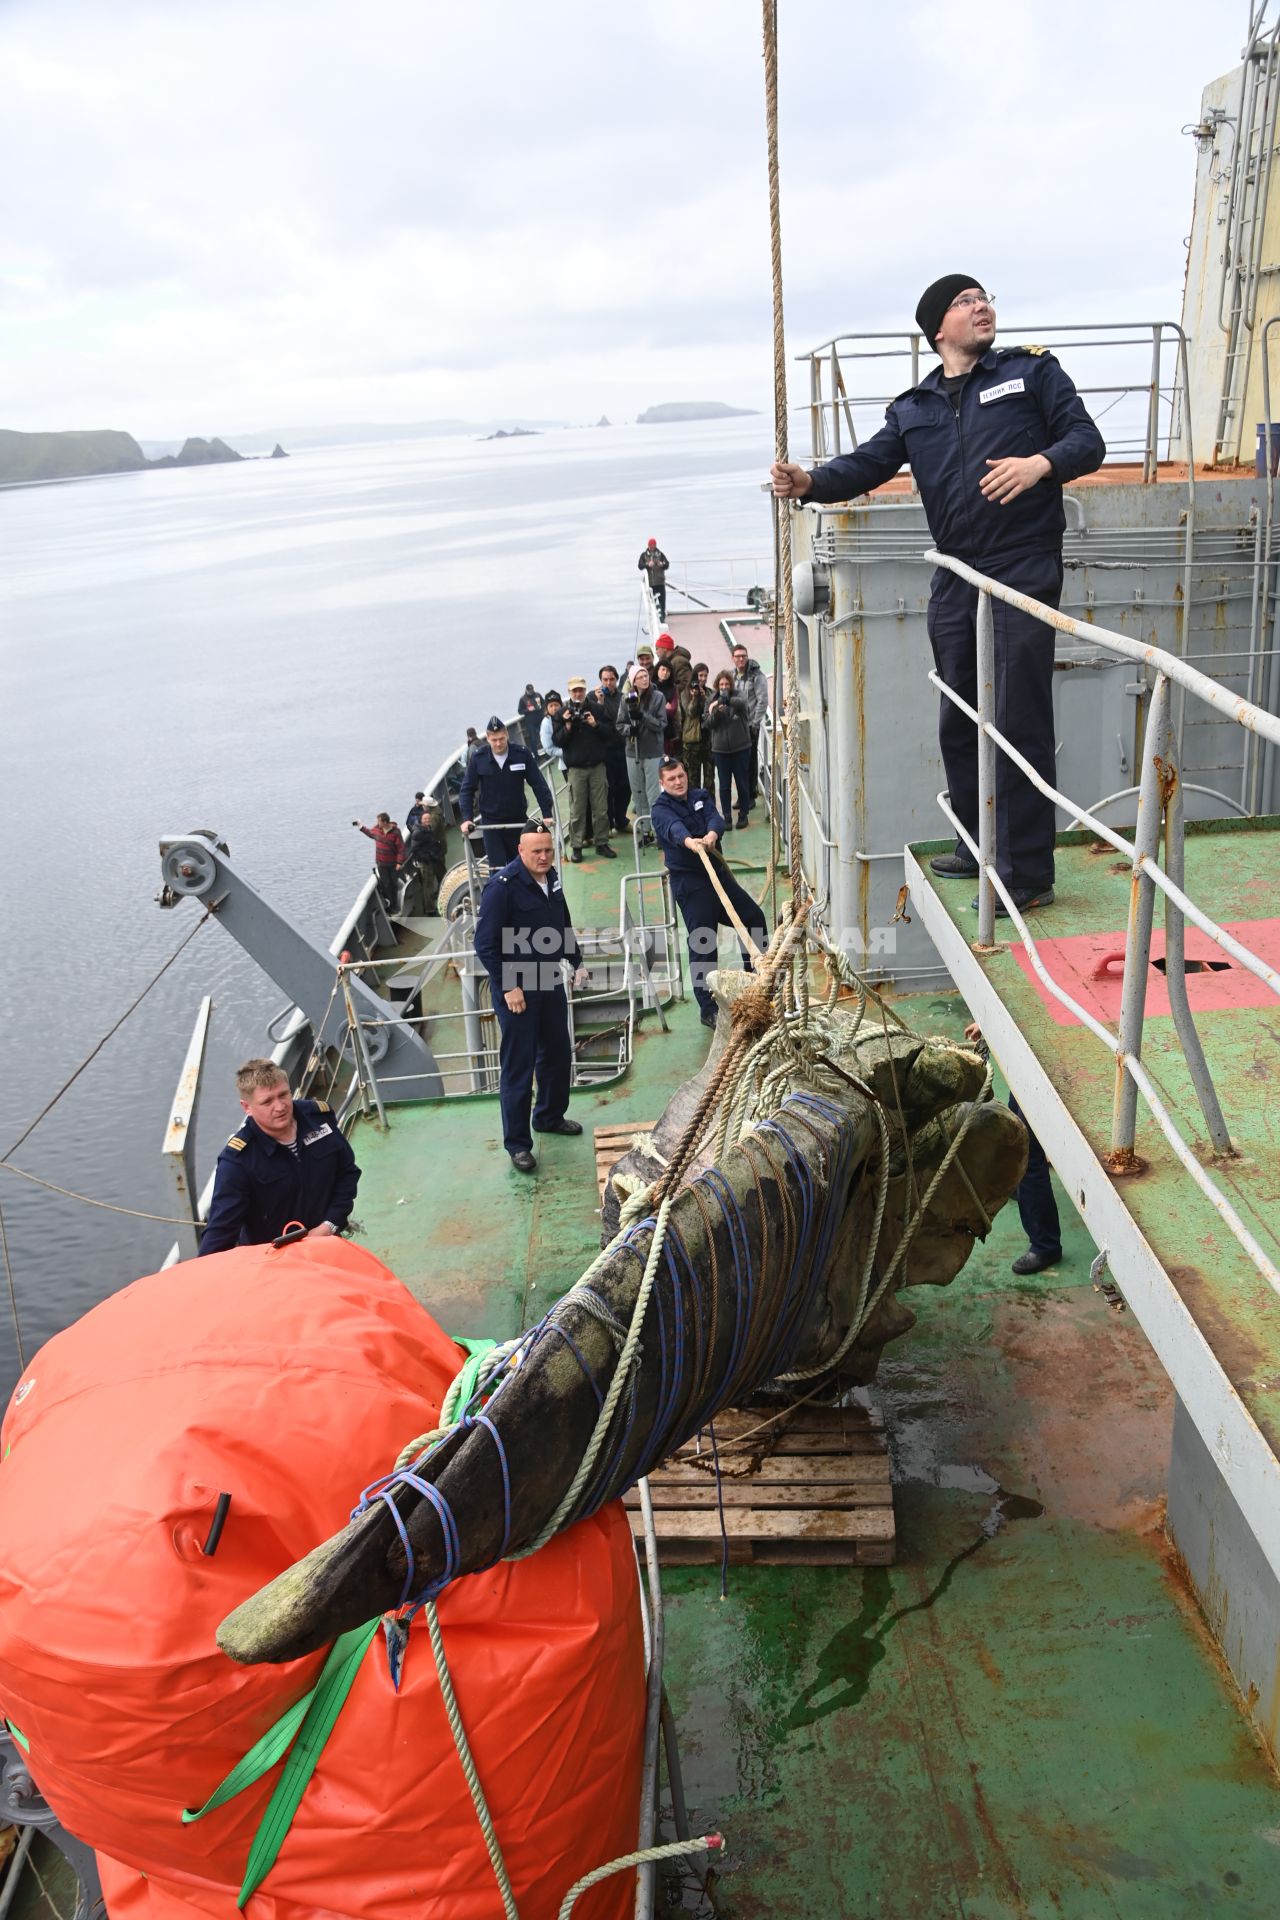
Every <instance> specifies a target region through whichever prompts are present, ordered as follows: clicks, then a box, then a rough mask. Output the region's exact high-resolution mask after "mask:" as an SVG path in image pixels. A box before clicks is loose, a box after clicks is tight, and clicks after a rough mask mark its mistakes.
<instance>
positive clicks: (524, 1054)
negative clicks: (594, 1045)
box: [476, 859, 582, 1153]
mask: <svg viewBox="0 0 1280 1920" xmlns="http://www.w3.org/2000/svg"><path fill="white" fill-rule="evenodd" d="M546 877H547V891H546V892H545V893H544V892H543V891H542V887H541V886H540V885H539V883H538V881H537V880H535V879H534V877H533V875H532V874H531V873H530V872H529V870H528V868H527V867H526V866H525V865H524V862H523V861H522V860H519V859H515V860H512V861H510V862H509V863H508V865H506V866H505V867H503V868H502V870H501V872H500V873H495V874H493V875H492V876H491V877H490V879H489V880H487V881H486V882H485V889H484V892H483V894H482V895H481V897H480V912H479V915H478V917H477V919H476V952H477V954H478V955H479V956H480V962H481V965H482V966H483V967H484V970H485V972H486V973H487V974H488V976H489V991H490V995H491V998H492V1000H493V1010H494V1012H495V1013H496V1014H497V1016H498V1026H499V1029H500V1030H501V1033H502V1045H501V1048H500V1052H499V1061H500V1076H499V1082H498V1085H499V1093H500V1097H501V1101H502V1144H503V1146H504V1147H505V1148H506V1150H507V1152H508V1153H521V1152H524V1153H529V1152H531V1151H532V1148H533V1137H532V1135H531V1133H530V1131H529V1117H530V1115H529V1109H530V1104H531V1101H532V1096H533V1082H534V1077H535V1075H536V1077H537V1082H538V1104H537V1106H536V1107H534V1108H533V1125H534V1127H535V1128H537V1129H538V1131H539V1132H542V1131H545V1130H546V1129H547V1128H549V1127H554V1126H555V1124H556V1122H557V1121H560V1120H563V1119H564V1117H565V1112H566V1110H567V1108H568V1105H569V1082H570V1079H571V1076H572V1072H573V1049H572V1044H571V1042H570V1039H569V1008H568V1003H567V1001H566V999H565V991H564V981H563V970H562V967H561V964H560V963H561V961H562V960H568V961H570V962H571V964H572V965H573V966H574V968H575V969H576V968H578V967H580V966H581V965H582V952H581V949H580V948H579V946H578V940H577V936H576V934H575V933H574V931H573V923H572V922H571V920H570V919H569V907H568V903H567V902H566V900H565V897H564V893H563V891H562V889H561V886H560V876H559V875H558V874H557V872H556V870H555V868H554V867H549V868H548V869H547V876H546ZM515 987H519V988H520V989H521V990H522V992H523V993H524V1002H525V1010H524V1012H523V1013H512V1012H511V1010H510V1008H509V1007H508V1006H507V1002H506V999H505V995H506V994H508V993H510V992H511V991H512V989H513V988H515Z"/></svg>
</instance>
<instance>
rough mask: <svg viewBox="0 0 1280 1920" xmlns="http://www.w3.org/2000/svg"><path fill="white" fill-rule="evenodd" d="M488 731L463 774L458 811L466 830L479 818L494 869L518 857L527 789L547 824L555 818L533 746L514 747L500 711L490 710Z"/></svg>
mask: <svg viewBox="0 0 1280 1920" xmlns="http://www.w3.org/2000/svg"><path fill="white" fill-rule="evenodd" d="M484 733H485V737H484V740H483V741H482V743H481V744H480V745H479V746H478V747H477V748H476V750H475V752H474V753H473V754H472V755H471V757H470V759H469V760H468V761H467V770H466V772H465V773H464V774H463V776H462V791H461V793H460V794H459V795H458V812H459V813H460V814H461V816H462V831H463V832H464V833H466V834H469V833H470V832H471V830H472V828H473V827H474V826H475V825H476V824H477V822H478V823H479V825H480V828H481V830H482V832H483V834H484V851H485V858H486V859H487V860H488V862H489V871H490V873H496V872H497V871H498V869H499V867H505V866H506V864H507V862H508V861H509V860H514V859H515V857H516V853H517V851H518V849H519V846H520V822H521V821H522V820H523V819H524V818H525V817H526V815H527V814H528V812H529V801H528V799H527V797H526V795H525V788H526V787H528V788H529V789H530V791H531V792H532V794H533V798H534V801H535V803H536V805H537V808H538V811H539V813H540V814H541V815H542V817H543V819H544V820H545V821H546V823H547V825H548V826H550V825H551V819H552V806H551V789H550V787H549V786H548V785H547V783H546V781H545V780H544V779H543V777H542V775H541V773H540V772H539V771H538V763H537V760H536V759H535V758H534V756H533V754H531V753H530V752H529V749H528V748H527V747H513V746H512V744H511V741H510V739H509V737H508V735H507V727H506V722H505V721H504V720H501V719H499V717H498V715H497V714H496V713H491V714H490V715H489V724H488V726H487V727H486V728H485V730H484Z"/></svg>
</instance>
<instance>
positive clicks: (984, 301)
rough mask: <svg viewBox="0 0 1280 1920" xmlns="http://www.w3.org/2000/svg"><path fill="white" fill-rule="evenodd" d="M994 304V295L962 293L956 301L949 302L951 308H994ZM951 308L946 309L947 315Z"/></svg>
mask: <svg viewBox="0 0 1280 1920" xmlns="http://www.w3.org/2000/svg"><path fill="white" fill-rule="evenodd" d="M995 303H996V297H995V295H994V293H962V294H961V295H960V296H959V298H958V299H956V300H953V301H952V302H951V307H994V305H995ZM951 307H948V308H947V312H948V313H950V312H951Z"/></svg>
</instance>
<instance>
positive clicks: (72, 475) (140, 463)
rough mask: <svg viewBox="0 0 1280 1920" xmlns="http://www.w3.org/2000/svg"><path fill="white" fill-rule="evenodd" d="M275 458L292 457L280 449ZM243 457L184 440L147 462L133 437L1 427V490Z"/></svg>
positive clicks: (220, 445)
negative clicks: (19, 429)
mask: <svg viewBox="0 0 1280 1920" xmlns="http://www.w3.org/2000/svg"><path fill="white" fill-rule="evenodd" d="M271 457H272V459H275V460H284V459H286V458H287V457H288V456H287V455H286V453H285V450H284V448H283V447H282V446H279V445H277V446H276V449H275V452H274V453H273V454H272V456H271ZM243 458H244V456H243V454H239V453H237V452H236V450H235V448H234V447H229V446H228V445H227V443H226V441H225V440H218V439H213V440H200V439H195V438H192V439H189V440H184V441H183V443H182V446H181V447H180V449H179V450H178V452H177V453H162V454H160V455H159V456H158V457H157V458H155V459H148V457H147V455H146V454H145V453H144V452H143V451H142V448H141V447H140V446H139V445H138V442H137V441H136V440H135V439H134V437H133V435H132V434H131V433H118V432H115V431H114V430H112V429H110V428H105V427H104V428H101V429H98V430H90V431H87V432H83V433H17V432H15V431H13V429H12V428H9V427H0V486H23V485H30V484H32V483H34V482H36V481H40V480H83V479H89V478H91V477H92V476H93V475H95V474H102V473H142V472H144V471H145V470H146V469H147V468H149V467H209V466H215V465H217V464H219V463H220V462H222V461H225V460H242V459H243Z"/></svg>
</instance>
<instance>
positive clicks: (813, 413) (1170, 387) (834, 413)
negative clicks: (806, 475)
mask: <svg viewBox="0 0 1280 1920" xmlns="http://www.w3.org/2000/svg"><path fill="white" fill-rule="evenodd" d="M1001 333H1002V334H1003V335H1004V336H1005V337H1006V338H1019V337H1020V338H1023V339H1033V340H1036V341H1038V342H1040V343H1041V344H1043V345H1046V346H1050V347H1070V349H1071V350H1072V352H1077V353H1078V352H1084V351H1087V350H1088V351H1096V350H1098V349H1107V348H1112V349H1114V348H1142V349H1144V350H1146V351H1148V352H1149V353H1150V366H1149V370H1148V369H1146V368H1145V367H1144V370H1143V371H1142V373H1141V374H1139V373H1138V371H1137V369H1136V368H1135V370H1134V377H1132V378H1131V379H1117V380H1115V381H1108V382H1104V383H1103V384H1098V385H1095V386H1093V387H1087V388H1081V389H1080V391H1081V392H1084V393H1098V394H1110V395H1114V396H1115V400H1114V401H1113V402H1112V404H1113V405H1114V404H1115V403H1116V401H1119V400H1121V399H1123V397H1124V396H1125V395H1145V396H1146V397H1147V405H1146V417H1145V420H1144V421H1143V422H1141V423H1139V422H1137V421H1134V422H1133V425H1132V427H1131V428H1127V429H1126V433H1125V437H1124V438H1123V439H1121V440H1119V441H1117V440H1115V439H1114V438H1113V439H1112V443H1111V450H1110V457H1111V458H1112V459H1113V460H1127V459H1130V458H1132V457H1133V456H1135V455H1136V456H1139V457H1140V458H1141V462H1142V477H1143V479H1144V481H1152V480H1154V479H1155V478H1156V477H1157V473H1158V468H1159V460H1160V442H1161V439H1162V438H1163V439H1164V440H1165V443H1166V444H1165V458H1166V459H1172V457H1173V444H1174V437H1175V427H1176V430H1177V438H1178V441H1179V444H1180V445H1181V446H1185V449H1186V458H1187V469H1188V472H1187V479H1188V485H1189V486H1190V485H1193V484H1194V473H1193V456H1192V451H1191V442H1190V431H1191V422H1190V413H1189V408H1188V405H1187V396H1188V392H1189V385H1190V375H1189V366H1188V354H1187V337H1186V334H1185V332H1184V330H1183V328H1182V327H1181V326H1180V325H1179V324H1178V322H1177V321H1174V320H1098V321H1054V322H1050V323H1047V324H1045V323H1039V324H1026V325H1021V324H1020V325H1017V326H1009V325H1004V324H1002V326H1001ZM886 342H887V343H890V344H887V345H886V344H882V343H886ZM868 343H870V344H868ZM926 347H927V343H926V342H925V340H924V337H923V335H922V334H921V333H920V332H919V331H918V330H916V329H912V328H895V329H892V330H890V331H887V332H866V333H838V334H835V335H834V336H833V337H832V338H831V339H829V340H824V341H822V342H821V343H820V344H819V345H817V346H814V347H810V348H809V349H807V350H806V351H805V352H803V353H798V354H797V355H796V356H795V357H796V359H797V360H799V361H802V362H807V363H808V366H809V398H808V401H807V402H804V403H801V405H802V406H806V405H807V408H808V412H809V419H810V437H811V453H812V457H813V458H814V459H815V460H824V459H826V458H828V457H829V456H830V455H831V454H834V455H836V456H837V457H838V456H839V455H840V454H841V453H843V452H844V451H845V448H844V446H843V433H842V425H844V426H847V428H848V435H849V441H850V445H851V447H853V448H856V446H857V444H858V436H857V431H856V428H855V426H854V421H853V409H854V408H855V407H871V406H881V407H883V406H885V405H886V404H887V403H888V401H889V399H891V398H892V396H891V395H888V394H867V393H856V394H850V393H849V391H848V389H847V387H846V384H845V379H844V372H843V365H844V363H845V362H851V361H863V360H877V361H880V360H909V361H910V367H911V372H910V379H909V382H908V384H909V385H911V386H915V385H916V384H917V383H918V382H919V379H920V358H921V351H922V349H925V348H926ZM1166 347H1168V348H1171V349H1172V350H1173V354H1174V374H1173V379H1172V382H1171V383H1166V382H1165V381H1164V380H1163V379H1162V371H1163V368H1164V364H1165V351H1166ZM824 374H826V375H829V377H830V378H829V384H830V393H829V394H828V393H827V392H826V391H825V389H824ZM1162 403H1163V405H1164V406H1165V407H1167V409H1168V416H1169V417H1168V424H1167V427H1166V428H1165V429H1164V430H1163V432H1162V427H1161V406H1162ZM1104 411H1109V409H1104ZM828 420H829V421H830V424H831V428H832V440H833V443H834V444H833V445H832V446H830V447H829V446H828V444H827V431H826V428H827V422H828Z"/></svg>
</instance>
